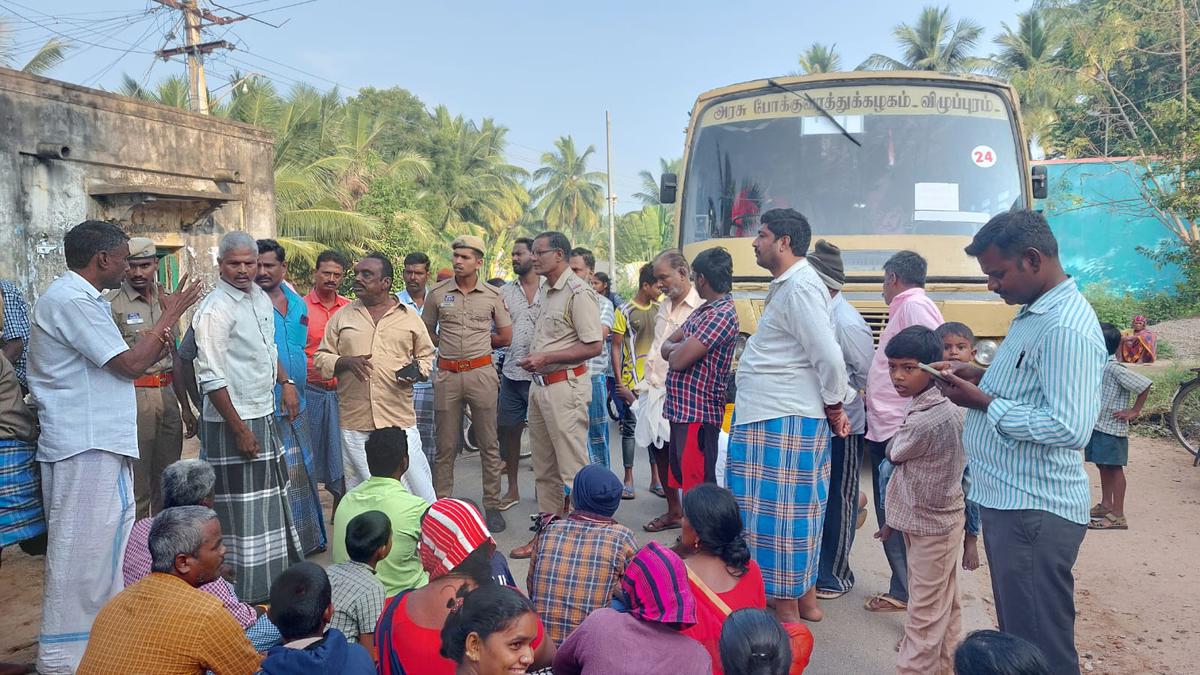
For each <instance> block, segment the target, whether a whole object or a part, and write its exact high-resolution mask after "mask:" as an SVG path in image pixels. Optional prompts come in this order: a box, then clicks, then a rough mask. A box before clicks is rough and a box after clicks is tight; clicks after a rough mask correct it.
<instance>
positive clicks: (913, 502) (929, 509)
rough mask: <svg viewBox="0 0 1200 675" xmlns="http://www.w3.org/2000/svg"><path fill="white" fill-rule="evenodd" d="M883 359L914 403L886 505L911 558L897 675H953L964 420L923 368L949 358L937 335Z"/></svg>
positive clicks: (907, 343)
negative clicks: (909, 674) (944, 356)
mask: <svg viewBox="0 0 1200 675" xmlns="http://www.w3.org/2000/svg"><path fill="white" fill-rule="evenodd" d="M884 354H885V355H886V356H887V360H888V373H889V374H890V376H891V380H892V386H894V387H895V388H896V393H897V394H899V395H900V396H902V397H905V398H909V397H911V398H912V402H911V403H909V406H908V409H907V410H906V411H905V413H904V419H903V421H902V422H901V424H900V429H899V430H898V431H897V432H896V434H895V436H893V437H892V440H891V442H890V443H889V444H888V447H887V455H888V459H889V460H891V462H892V463H893V464H895V465H896V469H895V472H894V474H893V475H892V479H891V482H890V484H889V486H888V491H887V498H886V502H885V504H884V512H885V513H886V514H887V524H886V527H887V528H890V529H892V530H895V531H898V532H899V533H901V534H902V535H903V536H904V545H905V547H906V548H907V551H908V563H907V565H908V616H907V618H906V620H905V623H904V639H903V640H901V642H900V655H899V657H898V660H897V663H896V672H897V673H899V674H901V675H904V674H908V673H912V674H913V675H925V674H926V673H948V672H952V671H953V663H952V662H953V657H954V646H955V644H956V643H957V641H958V634H959V631H960V615H959V612H960V607H959V602H958V581H957V569H956V568H957V567H958V551H959V546H960V543H959V542H960V538H961V537H962V532H963V490H962V475H963V469H964V468H965V467H966V455H965V453H964V451H963V445H962V429H963V412H962V410H961V409H959V407H958V406H956V405H954V404H953V403H952V402H951V401H950V400H949V399H947V398H946V397H945V396H943V395H942V392H941V391H940V390H939V389H938V388H937V387H935V386H934V384H933V376H932V375H930V374H929V373H927V372H926V371H924V370H921V368H920V365H919V364H922V363H926V364H928V363H934V362H936V361H939V360H941V358H942V341H941V340H940V339H938V336H937V334H936V333H934V332H933V331H931V330H929V329H928V328H925V327H924V326H909V327H908V328H905V329H904V330H902V331H900V332H899V333H897V334H896V335H895V336H894V337H893V338H892V339H891V341H890V342H888V344H887V348H886V349H885V351H884ZM885 529H886V528H885ZM884 534H885V536H886V532H885V533H884Z"/></svg>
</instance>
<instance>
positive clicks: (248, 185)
mask: <svg viewBox="0 0 1200 675" xmlns="http://www.w3.org/2000/svg"><path fill="white" fill-rule="evenodd" d="M272 140H273V139H272V137H271V134H270V132H268V131H266V130H263V129H259V128H256V127H251V126H247V125H244V124H238V123H235V122H229V121H226V120H221V119H217V118H212V117H207V116H204V115H196V114H192V113H188V112H184V111H180V110H177V109H174V108H169V107H166V106H161V105H157V104H153V103H145V102H142V101H137V100H133V99H129V98H125V97H122V96H117V95H114V94H109V93H106V92H102V91H96V90H93V89H87V88H84V87H78V86H75V85H71V84H66V83H63V82H57V81H54V80H48V79H45V78H40V77H34V76H32V75H27V74H25V73H20V72H17V71H13V70H8V69H4V68H0V277H2V278H7V279H12V280H14V281H15V282H16V283H17V284H18V286H21V287H22V288H23V290H24V291H25V292H26V294H27V298H28V299H29V300H31V301H32V300H34V299H35V298H36V297H37V296H38V294H40V293H41V292H42V291H43V290H45V288H46V286H47V285H48V284H49V283H50V282H51V281H52V280H53V279H54V278H55V277H56V276H58V275H60V274H62V272H63V271H64V270H65V269H66V263H65V261H64V260H63V255H62V236H63V234H64V233H65V232H66V231H67V230H68V229H70V228H71V227H72V226H74V225H76V224H77V223H79V222H81V221H83V220H86V219H89V218H94V219H99V220H112V221H115V222H118V223H120V224H121V225H122V227H124V228H125V231H126V232H128V233H129V234H130V235H131V236H137V235H140V236H147V237H150V238H152V239H154V240H155V242H156V243H157V244H158V245H159V246H160V248H163V249H167V250H171V251H173V252H172V255H174V256H177V257H178V265H179V269H180V272H181V273H182V272H187V271H191V272H192V273H193V274H194V275H198V276H200V277H202V278H204V279H205V280H207V281H210V282H211V281H212V280H214V279H215V273H216V262H215V252H216V244H217V240H218V239H219V238H220V235H221V234H223V233H224V232H227V231H230V230H246V231H249V232H250V233H251V234H253V235H255V236H256V237H270V236H274V234H275V215H274V178H273V175H272V168H271V164H272V153H273V148H272ZM39 143H48V144H54V145H56V146H66V147H68V148H70V154H69V156H68V157H67V158H66V159H54V158H43V157H38V156H35V155H36V152H37V147H38V144H39ZM233 172H236V173H237V177H236V179H233V180H230V179H231V178H232V173H233ZM213 208H215V210H212V209H213ZM208 211H211V213H208V214H207V215H204V214H205V213H206V212H208Z"/></svg>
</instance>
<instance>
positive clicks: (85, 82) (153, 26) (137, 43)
mask: <svg viewBox="0 0 1200 675" xmlns="http://www.w3.org/2000/svg"><path fill="white" fill-rule="evenodd" d="M156 28H158V25H157V24H155V23H151V24H150V27H149V28H147V29H146V30H144V31H142V34H141V35H139V36H138V37H137V38H136V39H135V40H134V45H135V46H131V47H130V48H129V49H126V50H125V51H124V52H122V53H121V54H118V55H117V58H115V59H113V60H112V61H111V62H109V64H108V65H107V66H105V67H103V68H101V69H100V70H99V71H98V72H97V73H96V74H95V75H92V76H91V77H89V78H87V79H86V80H83V82H82V83H81V84H83V85H84V86H88V83H89V82H90V83H91V85H92V86H95V85H96V84H97V83H99V82H100V78H102V77H104V76H105V75H107V74H108V71H110V70H112V69H113V66H116V65H117V64H118V63H120V62H121V60H122V59H124V58H125V57H126V56H129V54H130V53H131V52H132V51H133V50H134V49H135V48H136V47H140V46H141V45H142V43H143V42H145V41H146V40H147V39H149V37H150V34H151V33H152V32H154V30H155V29H156ZM152 63H153V61H152Z"/></svg>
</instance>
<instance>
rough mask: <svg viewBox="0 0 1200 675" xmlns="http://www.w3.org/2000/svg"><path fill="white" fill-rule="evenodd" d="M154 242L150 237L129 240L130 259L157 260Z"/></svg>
mask: <svg viewBox="0 0 1200 675" xmlns="http://www.w3.org/2000/svg"><path fill="white" fill-rule="evenodd" d="M155 257H157V253H156V250H155V248H154V240H153V239H150V238H148V237H134V238H133V239H130V240H129V259H130V260H133V259H135V258H155Z"/></svg>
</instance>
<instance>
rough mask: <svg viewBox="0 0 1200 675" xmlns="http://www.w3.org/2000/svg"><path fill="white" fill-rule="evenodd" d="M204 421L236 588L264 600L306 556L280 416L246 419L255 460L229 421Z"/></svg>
mask: <svg viewBox="0 0 1200 675" xmlns="http://www.w3.org/2000/svg"><path fill="white" fill-rule="evenodd" d="M202 424H203V425H204V445H205V448H204V449H205V455H206V456H207V458H208V463H209V464H212V465H213V469H214V470H215V471H216V474H217V484H216V490H215V492H216V501H215V503H214V504H213V510H214V511H216V512H217V517H218V518H219V519H220V520H221V532H222V534H224V535H225V545H226V549H227V551H226V554H225V559H226V561H227V562H229V563H230V564H232V565H233V569H234V574H235V575H236V577H235V580H234V587H235V588H236V589H237V595H238V597H239V598H241V600H242V602H245V603H247V604H254V603H258V602H265V601H266V600H267V598H268V596H269V595H270V592H271V582H272V581H273V580H274V579H275V577H277V576H279V574H280V573H281V572H283V571H284V570H286V569H287V568H288V567H289V566H291V565H292V563H297V562H300V561H301V560H303V559H304V556H303V555H302V554H301V552H300V551H301V546H300V538H299V536H298V535H297V534H296V526H295V523H294V522H293V521H292V509H291V506H290V504H289V503H288V498H287V494H286V491H287V489H288V472H287V461H286V459H285V458H284V450H283V443H282V441H281V440H280V436H279V430H278V428H277V426H276V423H275V417H274V416H273V415H271V416H267V417H260V418H258V419H252V420H245V424H246V426H248V427H250V431H251V432H253V433H254V437H255V438H257V439H258V444H259V453H258V457H257V458H255V459H249V458H247V457H246V456H245V455H243V454H242V453H241V452H239V451H238V449H237V443H236V442H235V441H234V437H233V432H232V431H231V429H230V427H229V425H228V424H226V423H225V422H208V421H205V422H202Z"/></svg>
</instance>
